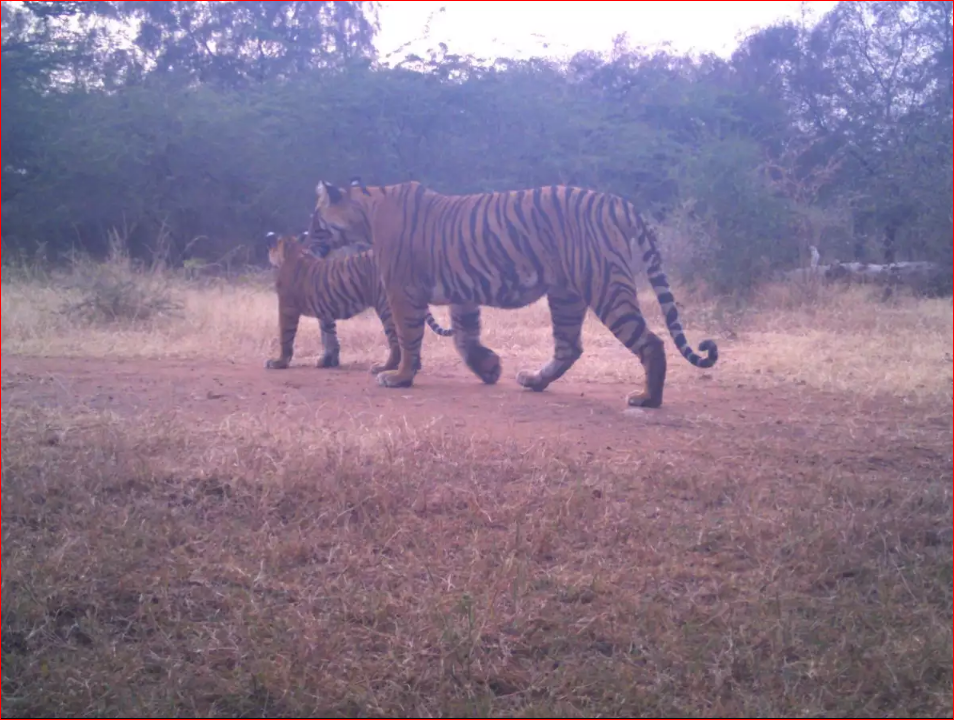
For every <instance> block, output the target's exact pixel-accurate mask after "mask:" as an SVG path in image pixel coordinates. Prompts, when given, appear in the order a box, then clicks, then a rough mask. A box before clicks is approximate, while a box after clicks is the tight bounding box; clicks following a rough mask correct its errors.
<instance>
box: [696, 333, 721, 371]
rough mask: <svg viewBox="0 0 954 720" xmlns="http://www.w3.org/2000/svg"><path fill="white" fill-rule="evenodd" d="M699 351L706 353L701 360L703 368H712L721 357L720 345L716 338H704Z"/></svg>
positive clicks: (700, 365)
mask: <svg viewBox="0 0 954 720" xmlns="http://www.w3.org/2000/svg"><path fill="white" fill-rule="evenodd" d="M699 352H704V353H705V354H706V356H705V358H703V359H702V360H701V361H700V362H699V367H701V368H710V367H712V366H713V365H715V364H716V360H718V359H719V346H718V345H716V344H715V340H703V341H702V342H701V343H699Z"/></svg>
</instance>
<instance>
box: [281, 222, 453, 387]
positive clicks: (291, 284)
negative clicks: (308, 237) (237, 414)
mask: <svg viewBox="0 0 954 720" xmlns="http://www.w3.org/2000/svg"><path fill="white" fill-rule="evenodd" d="M265 242H266V244H267V246H268V260H269V262H270V263H271V264H272V265H274V266H275V267H277V268H278V275H277V278H276V280H275V288H276V290H277V291H278V326H279V334H280V337H281V348H282V354H281V357H279V358H278V359H277V360H267V361H266V362H265V367H266V368H269V369H273V370H277V369H284V368H287V367H288V365H289V363H290V362H291V359H292V355H293V353H294V346H295V335H296V334H297V333H298V321H299V319H300V318H301V316H302V315H305V316H306V317H313V318H317V319H318V321H319V322H320V324H321V345H322V355H321V358H320V359H319V360H318V367H320V368H327V367H337V366H338V363H339V358H338V355H339V353H340V345H339V343H338V332H337V327H336V326H335V320H346V319H348V318H350V317H353V316H354V315H357V314H358V313H359V312H361V311H363V310H365V309H367V308H369V307H373V308H374V310H375V312H377V314H378V317H379V318H380V319H381V324H382V325H384V334H385V335H386V336H387V339H388V348H389V353H388V359H387V360H386V361H385V362H384V363H381V364H376V365H374V366H372V368H371V372H373V373H379V372H381V371H383V370H393V369H395V368H397V367H398V365H399V363H400V360H401V349H400V346H399V344H398V339H397V334H396V333H395V330H394V321H393V320H392V318H391V310H390V308H389V307H388V303H387V296H386V295H385V293H384V287H383V285H382V284H381V274H380V272H379V271H378V265H377V262H376V260H375V258H374V252H373V251H372V250H369V251H366V252H362V253H359V254H357V255H351V256H348V257H344V258H334V259H330V260H326V259H320V258H317V257H315V256H314V255H312V254H311V253H309V252H308V250H307V249H306V248H305V246H304V245H303V244H302V243H301V242H299V241H298V240H297V239H296V238H294V237H291V236H287V235H285V236H278V235H276V234H275V233H268V235H266V236H265ZM424 319H425V320H426V322H427V324H428V325H429V326H430V328H431V329H432V330H433V331H434V332H435V333H437V334H438V335H441V336H442V337H449V336H451V335H453V330H445V329H444V328H442V327H441V326H440V325H438V324H437V321H436V320H434V317H433V316H432V315H431V314H430V312H428V313H427V315H426V316H425V318H424ZM417 362H418V363H420V359H419V358H418V360H417ZM417 369H418V370H419V369H420V365H419V364H418V366H417Z"/></svg>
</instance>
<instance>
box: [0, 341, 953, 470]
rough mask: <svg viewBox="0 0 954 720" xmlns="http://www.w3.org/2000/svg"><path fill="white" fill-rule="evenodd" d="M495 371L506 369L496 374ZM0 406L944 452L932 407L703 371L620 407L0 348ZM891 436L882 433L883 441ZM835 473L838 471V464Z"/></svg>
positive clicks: (781, 460) (708, 446) (613, 444)
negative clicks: (647, 404) (3, 352)
mask: <svg viewBox="0 0 954 720" xmlns="http://www.w3.org/2000/svg"><path fill="white" fill-rule="evenodd" d="M505 371H506V369H505ZM2 377H3V381H2V390H3V393H2V406H3V411H4V412H7V411H9V410H11V409H14V408H35V407H42V408H45V409H54V408H58V409H61V410H64V411H67V412H69V411H71V410H72V409H74V408H75V409H80V408H82V409H86V410H93V411H106V412H112V413H116V414H117V415H119V416H121V417H126V416H128V417H131V418H132V417H136V416H137V415H140V414H148V415H165V414H169V413H172V414H175V415H176V416H178V417H179V418H180V419H182V418H184V419H188V420H190V421H191V420H193V419H194V420H195V421H196V422H217V421H221V420H223V419H225V418H226V417H228V416H229V415H232V414H234V413H242V414H249V413H251V414H264V415H268V416H276V417H286V418H287V419H288V420H290V421H292V422H314V423H318V424H320V425H322V426H326V427H344V428H347V427H360V426H363V425H367V424H369V423H375V422H380V421H386V422H388V423H394V422H397V423H402V424H403V423H407V424H408V425H410V426H412V427H414V426H424V425H430V424H432V423H435V422H437V423H438V424H443V425H444V426H445V427H448V428H452V429H453V431H454V432H455V433H463V434H465V435H470V436H473V437H480V438H487V439H491V440H510V441H515V442H517V443H518V444H520V445H522V444H531V443H533V442H535V441H538V440H540V439H541V438H546V439H548V440H550V441H553V440H555V439H558V440H560V441H561V442H562V443H565V447H566V449H567V450H570V448H573V447H575V448H576V449H577V450H578V451H579V452H580V453H581V454H584V455H586V456H590V457H600V458H609V457H612V456H617V457H620V456H622V457H626V456H630V455H634V454H639V453H645V452H647V451H657V452H658V451H666V450H672V451H677V452H680V453H686V454H689V455H690V456H694V457H695V458H696V459H697V460H705V459H711V460H712V461H713V462H727V463H728V464H730V465H731V455H732V448H733V447H734V446H736V445H737V444H738V443H744V445H745V447H746V448H748V449H751V448H752V446H753V445H759V444H761V445H762V446H763V447H762V450H761V452H763V453H765V455H764V457H763V460H767V459H768V453H772V454H774V455H776V458H775V460H776V461H777V464H778V469H779V470H781V469H782V468H783V467H784V466H786V465H799V464H802V463H805V462H809V463H811V462H813V459H819V458H824V459H825V464H826V465H828V464H835V465H841V466H844V465H846V464H847V465H852V466H856V467H854V468H853V469H855V470H859V471H864V470H865V469H868V470H878V469H881V470H889V471H890V469H891V468H892V467H893V468H896V469H898V470H900V469H902V468H911V467H916V466H917V465H918V464H920V462H928V463H934V462H937V461H938V460H939V459H942V455H944V454H945V448H946V455H947V457H948V458H949V456H950V449H951V416H950V411H949V409H947V408H945V407H944V406H943V405H938V406H937V407H936V408H926V407H923V406H921V407H918V408H917V409H913V408H911V407H908V406H906V404H905V403H903V402H902V401H900V400H861V399H850V398H848V397H847V396H844V395H837V394H825V393H821V392H818V391H812V390H808V389H806V388H800V387H793V386H788V387H785V386H782V387H779V388H775V389H772V390H766V389H764V388H747V387H745V386H744V385H735V386H726V385H725V384H723V383H720V381H719V380H718V379H717V378H716V377H714V376H713V375H710V374H707V373H700V374H699V375H698V376H697V377H696V378H694V381H691V382H689V383H686V382H677V381H672V380H671V381H670V383H669V385H668V387H667V389H666V396H665V400H664V405H663V407H662V408H661V409H656V410H642V409H638V408H626V406H625V399H624V398H625V394H626V392H628V391H629V390H631V389H633V388H630V387H628V386H624V385H616V384H605V383H599V384H598V383H587V382H580V381H573V380H569V379H562V380H560V381H557V382H556V383H554V384H553V385H551V386H550V388H549V389H548V390H547V391H545V392H542V393H533V392H528V391H526V390H524V389H522V388H520V387H518V386H517V385H516V383H515V382H514V381H513V379H512V378H510V377H508V376H507V375H506V374H505V375H504V377H502V378H501V380H500V382H498V383H497V385H495V386H491V387H488V386H485V385H483V384H482V383H480V382H479V381H478V380H477V379H476V378H475V377H473V376H472V375H471V374H470V373H469V372H468V371H467V370H466V369H464V368H461V369H459V370H442V371H431V372H427V371H425V372H422V373H420V374H419V375H418V377H417V379H416V383H415V386H414V387H413V388H410V389H405V390H388V389H384V388H380V387H378V386H377V385H376V384H375V382H374V379H373V378H372V377H371V376H370V375H369V373H368V372H367V368H366V367H364V366H363V365H361V364H360V363H352V364H347V365H344V366H342V367H340V368H336V369H329V370H324V369H322V370H319V369H316V368H314V367H311V366H309V365H306V364H303V363H302V364H298V365H296V366H293V367H291V368H289V369H288V370H284V371H268V370H265V369H263V368H261V367H256V366H255V365H252V364H247V363H243V364H239V363H236V362H232V361H228V360H223V361H222V362H208V361H180V360H169V361H159V360H155V361H144V360H92V359H67V358H31V357H23V356H3V358H2ZM888 438H890V440H887V439H888ZM845 469H847V468H845Z"/></svg>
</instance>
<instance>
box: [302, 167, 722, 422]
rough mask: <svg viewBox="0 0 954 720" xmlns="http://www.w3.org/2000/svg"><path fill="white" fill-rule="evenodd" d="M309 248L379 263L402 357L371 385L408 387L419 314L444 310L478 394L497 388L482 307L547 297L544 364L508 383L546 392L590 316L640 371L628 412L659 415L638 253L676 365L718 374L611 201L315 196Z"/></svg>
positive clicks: (575, 352) (624, 205) (660, 372)
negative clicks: (653, 410) (641, 383)
mask: <svg viewBox="0 0 954 720" xmlns="http://www.w3.org/2000/svg"><path fill="white" fill-rule="evenodd" d="M317 195H318V199H317V203H316V206H315V210H314V213H313V215H312V224H311V238H312V241H313V242H317V243H318V244H319V246H321V247H324V248H335V247H341V246H343V245H348V244H357V243H370V244H371V245H372V247H373V248H374V253H375V255H376V256H377V258H378V264H379V266H380V269H381V273H382V278H383V280H384V286H385V289H386V291H387V294H388V302H389V304H390V306H391V312H392V313H393V314H394V322H395V325H396V327H397V334H398V342H399V343H400V345H401V351H402V353H403V355H402V358H401V363H400V365H399V366H398V368H397V369H396V370H391V371H388V372H383V373H381V374H379V375H378V376H377V379H378V382H379V383H380V384H382V385H384V386H387V387H407V386H409V385H411V383H412V382H413V380H414V375H415V370H414V368H415V363H416V362H417V358H418V357H419V356H420V352H421V340H422V336H423V332H424V317H425V313H426V312H427V309H428V305H429V304H434V305H447V304H449V305H451V319H452V328H453V332H454V344H455V346H456V347H457V350H458V352H460V354H461V355H462V357H463V358H464V360H465V362H466V363H467V365H468V366H469V367H470V368H471V370H473V372H474V373H475V374H476V375H477V376H478V377H480V378H481V379H482V380H483V381H484V382H486V383H494V382H496V381H497V379H498V378H499V377H500V358H499V357H498V356H497V354H496V353H494V352H493V351H492V350H490V349H489V348H486V347H484V346H483V345H482V344H481V342H480V316H479V308H480V306H481V305H489V306H492V307H500V308H518V307H523V306H525V305H528V304H530V303H532V302H534V301H536V300H537V299H539V298H541V297H543V296H544V295H546V297H547V301H548V303H549V305H550V313H551V316H552V319H553V339H554V352H553V357H552V359H551V360H550V361H549V362H547V363H546V364H545V365H544V366H543V367H541V368H540V369H539V370H537V371H535V372H534V371H530V370H521V371H520V372H519V373H518V374H517V382H518V383H519V384H520V385H522V386H524V387H526V388H530V389H532V390H538V391H539V390H543V389H544V388H546V387H547V386H548V385H549V384H550V383H551V382H553V381H554V380H556V379H558V378H559V377H561V376H562V375H563V374H564V373H565V372H566V371H567V370H569V369H570V367H572V365H573V363H574V362H576V360H577V358H579V357H580V355H581V354H582V353H583V346H582V343H581V330H582V327H583V320H584V318H585V316H586V312H587V308H592V309H593V311H594V312H595V313H596V315H597V317H599V319H600V320H601V321H602V322H603V324H604V325H606V327H607V328H609V330H610V331H611V332H612V333H613V334H614V335H615V336H616V337H617V338H618V339H619V341H620V342H622V343H623V345H625V346H626V347H627V348H629V349H630V350H631V351H632V352H633V353H634V354H635V355H636V356H637V357H639V359H640V361H641V362H642V365H643V368H644V369H645V372H646V386H645V388H644V389H643V390H641V391H638V392H633V393H631V394H630V395H629V396H628V398H627V400H628V402H629V404H630V405H634V406H642V407H659V405H661V404H662V399H663V385H664V383H665V378H666V355H665V350H664V348H663V343H662V340H661V339H660V338H659V337H658V336H656V335H655V334H654V333H653V332H652V331H651V330H650V329H649V328H648V327H647V325H646V321H645V319H644V318H643V315H642V313H641V312H640V309H639V303H638V301H637V298H636V283H635V279H634V266H635V264H636V260H637V252H638V253H639V254H640V255H641V256H642V261H643V262H644V263H645V266H646V271H647V274H648V276H649V280H650V282H651V283H652V286H653V289H654V290H655V293H656V298H657V300H658V301H659V304H660V306H661V307H662V310H663V315H664V317H665V318H666V325H667V327H668V329H669V334H670V335H671V336H672V339H673V341H674V342H675V344H676V347H677V348H678V349H679V352H680V353H682V356H683V357H684V358H686V360H688V361H689V362H690V363H692V364H693V365H695V366H696V367H700V368H708V367H711V366H712V365H714V364H715V362H716V359H717V357H718V349H717V347H716V344H715V343H714V342H713V341H711V340H705V341H704V342H702V343H701V344H700V346H699V348H700V350H701V351H702V352H705V353H706V356H705V357H701V356H700V355H697V354H696V353H695V352H694V351H693V350H692V348H691V347H690V346H689V343H688V342H687V341H686V337H685V335H684V334H683V330H682V325H681V324H680V322H679V315H678V312H677V310H676V303H675V300H674V299H673V296H672V292H671V291H670V289H669V282H668V281H667V280H666V276H665V274H664V273H663V270H662V260H661V258H660V256H659V252H658V250H657V249H656V237H655V235H654V233H653V232H652V230H651V229H650V228H649V226H648V225H647V224H646V222H645V220H644V219H643V218H642V216H641V215H640V214H639V213H638V212H637V210H636V208H635V207H633V205H632V204H630V203H629V202H627V201H626V200H623V199H622V198H620V197H617V196H615V195H610V194H607V193H601V192H594V191H592V190H581V189H579V188H574V187H563V186H550V187H540V188H535V189H530V190H520V191H514V192H494V193H484V194H480V195H442V194H440V193H436V192H433V191H431V190H428V189H427V188H425V187H424V186H423V185H421V184H419V183H417V182H407V183H401V184H399V185H388V186H385V187H364V186H363V185H361V183H360V181H358V180H356V181H352V184H351V186H350V187H347V188H340V187H335V186H333V185H329V184H328V183H325V182H322V183H320V184H319V185H318V187H317Z"/></svg>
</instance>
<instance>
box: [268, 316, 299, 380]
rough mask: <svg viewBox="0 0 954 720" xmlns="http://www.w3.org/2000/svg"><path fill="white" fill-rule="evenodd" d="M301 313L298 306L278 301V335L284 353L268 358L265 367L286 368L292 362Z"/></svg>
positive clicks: (272, 368)
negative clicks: (272, 358)
mask: <svg viewBox="0 0 954 720" xmlns="http://www.w3.org/2000/svg"><path fill="white" fill-rule="evenodd" d="M300 318H301V313H299V312H298V310H297V308H295V307H294V306H291V305H286V304H285V303H283V302H282V301H281V300H279V301H278V337H279V338H280V342H281V346H282V354H281V357H279V358H278V359H277V360H266V361H265V367H266V368H268V369H269V370H284V369H285V368H287V367H288V365H289V363H291V359H292V355H293V354H294V351H295V335H297V334H298V320H299V319H300Z"/></svg>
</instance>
